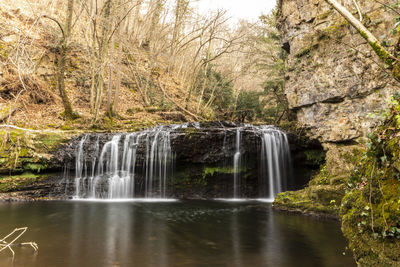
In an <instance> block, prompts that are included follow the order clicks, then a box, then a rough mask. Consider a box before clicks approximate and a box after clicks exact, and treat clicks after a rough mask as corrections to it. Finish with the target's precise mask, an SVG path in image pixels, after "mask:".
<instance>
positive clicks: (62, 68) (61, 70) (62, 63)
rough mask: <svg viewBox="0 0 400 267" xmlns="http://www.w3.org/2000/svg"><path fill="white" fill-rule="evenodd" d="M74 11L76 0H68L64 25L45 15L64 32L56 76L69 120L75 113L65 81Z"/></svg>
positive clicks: (66, 116)
mask: <svg viewBox="0 0 400 267" xmlns="http://www.w3.org/2000/svg"><path fill="white" fill-rule="evenodd" d="M73 13H74V0H68V5H67V16H66V19H65V24H64V27H63V26H61V23H59V22H58V21H57V20H56V19H54V18H52V17H50V16H47V15H45V16H43V17H45V18H48V19H51V20H53V21H54V22H56V23H57V25H58V26H59V28H60V31H61V33H62V39H61V44H60V46H59V57H58V60H57V63H58V72H57V75H56V76H57V87H58V91H59V93H60V96H61V99H62V102H63V105H64V115H65V118H66V119H67V120H72V119H73V118H74V113H73V110H72V106H71V102H70V101H69V98H68V94H67V91H66V89H65V81H64V76H65V72H66V62H67V56H68V49H69V43H68V42H69V39H70V36H71V30H72V16H73Z"/></svg>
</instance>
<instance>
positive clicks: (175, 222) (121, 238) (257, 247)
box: [0, 201, 355, 267]
mask: <svg viewBox="0 0 400 267" xmlns="http://www.w3.org/2000/svg"><path fill="white" fill-rule="evenodd" d="M23 226H28V227H29V230H28V232H27V233H26V234H25V235H24V236H23V238H22V241H35V242H37V243H38V245H39V252H38V253H37V254H36V255H35V253H33V252H32V249H31V248H18V247H17V248H15V252H16V256H15V260H14V263H12V261H11V256H10V255H11V254H10V253H9V252H2V253H0V266H1V267H3V266H24V267H25V266H26V267H29V266H38V267H46V266H51V267H53V266H54V267H63V266H73V267H78V266H85V267H90V266H96V267H97V266H98V267H101V266H274V267H275V266H277V267H279V266H301V267H302V266H346V267H347V266H355V264H354V262H353V260H352V258H351V256H350V255H349V252H347V253H346V255H345V256H344V255H343V252H344V250H345V246H346V241H345V239H344V238H343V237H342V234H341V232H340V226H339V223H338V222H334V221H328V220H318V219H315V218H310V217H304V216H298V215H291V214H286V213H282V212H277V211H274V210H272V208H271V206H270V205H269V204H264V203H258V202H245V203H237V202H217V201H179V202H169V203H139V202H127V203H95V202H37V203H24V204H20V203H18V204H0V236H4V235H6V234H7V233H8V232H11V231H12V230H13V229H14V228H16V227H23Z"/></svg>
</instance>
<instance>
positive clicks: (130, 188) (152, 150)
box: [75, 127, 174, 199]
mask: <svg viewBox="0 0 400 267" xmlns="http://www.w3.org/2000/svg"><path fill="white" fill-rule="evenodd" d="M87 140H88V137H87V136H86V135H85V136H84V137H83V138H82V139H81V141H80V143H79V145H78V149H77V152H76V164H75V165H76V178H75V187H76V189H75V198H92V199H129V198H135V197H136V188H135V185H136V176H137V173H141V174H143V175H142V176H143V182H142V184H144V196H145V197H146V198H165V197H166V195H167V186H168V180H169V179H170V178H171V173H172V167H173V158H174V156H173V153H172V150H171V142H170V129H164V127H157V128H154V129H150V130H146V131H143V132H137V133H131V134H118V135H115V136H113V137H112V140H111V141H109V142H106V143H105V144H104V145H103V147H102V149H101V151H100V149H99V139H98V137H97V141H96V145H95V155H94V157H93V159H92V163H91V164H92V166H91V170H92V172H91V174H90V175H88V174H87V172H86V171H85V170H86V169H87V168H86V162H87V161H86V159H85V158H84V151H83V148H84V143H85V142H86V141H87ZM139 146H143V147H145V152H146V154H145V157H144V158H142V159H139V158H138V153H137V152H138V147H139ZM99 153H100V154H99Z"/></svg>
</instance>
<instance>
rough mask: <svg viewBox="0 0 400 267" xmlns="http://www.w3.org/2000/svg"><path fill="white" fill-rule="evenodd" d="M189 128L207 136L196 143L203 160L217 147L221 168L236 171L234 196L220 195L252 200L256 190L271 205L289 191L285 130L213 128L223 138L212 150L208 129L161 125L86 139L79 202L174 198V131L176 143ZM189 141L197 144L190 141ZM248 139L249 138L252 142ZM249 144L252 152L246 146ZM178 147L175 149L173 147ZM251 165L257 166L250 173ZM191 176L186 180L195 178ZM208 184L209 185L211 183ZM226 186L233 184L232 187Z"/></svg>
mask: <svg viewBox="0 0 400 267" xmlns="http://www.w3.org/2000/svg"><path fill="white" fill-rule="evenodd" d="M188 127H192V128H194V129H196V131H197V130H198V131H199V132H203V133H204V136H202V137H200V138H199V139H198V140H199V141H198V142H199V143H198V144H199V145H200V146H202V147H201V148H200V151H203V152H202V153H206V154H203V156H204V155H206V157H204V158H208V156H207V154H208V153H207V151H213V152H211V153H216V151H218V149H219V151H222V152H223V153H222V154H221V155H222V156H221V161H222V162H224V164H226V165H224V168H223V169H226V168H232V167H233V169H232V171H233V194H232V193H230V192H232V191H230V192H227V193H225V192H222V191H223V190H222V191H221V195H223V196H228V197H232V198H233V199H240V198H241V197H244V196H246V195H248V192H249V191H248V190H249V188H250V190H252V191H251V192H252V193H251V196H257V188H258V191H259V192H258V197H259V198H262V199H266V200H269V201H271V200H273V199H274V198H275V196H276V195H277V194H278V193H280V192H282V191H284V190H285V189H286V181H287V179H288V178H289V177H290V176H291V162H290V149H289V143H288V138H287V136H286V134H285V133H283V132H282V131H280V130H278V129H277V128H275V127H271V126H251V125H244V126H242V127H238V128H234V127H228V128H222V129H221V128H213V130H214V132H212V133H214V134H217V136H218V138H221V139H220V142H221V143H220V144H221V145H222V147H219V148H218V147H215V140H214V141H212V142H211V143H210V147H207V146H206V147H205V146H204V144H206V143H204V142H203V141H201V140H202V139H204V140H208V139H207V138H212V135H209V133H210V132H208V131H207V130H206V131H204V129H202V128H201V125H200V124H193V126H189V125H188V124H184V125H172V126H161V127H156V128H153V129H148V130H145V131H141V132H135V133H128V134H115V135H113V136H112V137H109V135H101V136H102V137H101V138H100V135H90V134H89V135H84V136H83V137H82V138H81V140H80V141H79V142H78V144H77V146H76V147H77V148H76V151H75V159H76V162H75V198H76V199H82V198H83V199H131V198H143V197H144V198H157V199H161V198H166V197H168V196H172V195H174V193H175V191H174V190H175V189H174V188H171V187H169V185H171V184H172V183H171V182H172V178H173V170H174V167H175V153H174V152H173V151H172V148H171V133H173V137H174V139H173V140H176V139H175V138H176V137H177V136H185V135H186V134H187V132H188V133H191V131H190V130H189V131H188V130H187V128H188ZM178 129H179V130H178ZM221 134H222V136H221ZM189 139H190V140H192V141H190V142H193V139H192V138H189ZM189 139H185V138H183V139H179V140H181V141H179V142H178V143H176V141H174V144H175V145H176V144H182V145H183V147H185V146H184V143H180V142H186V141H185V140H189ZM105 140H107V141H105ZM195 140H196V139H195ZM210 140H211V139H210ZM228 140H229V141H228ZM249 140H251V141H250V143H249ZM194 143H196V141H194ZM257 144H258V145H257ZM192 145H193V143H192ZM248 145H250V146H251V148H248V147H247V146H248ZM174 148H177V147H176V146H174ZM192 148H193V149H194V150H193V152H189V151H188V150H182V149H180V150H179V149H178V150H177V152H178V151H181V153H182V152H183V153H184V154H188V155H191V153H195V152H194V151H197V148H196V147H192ZM204 148H205V149H204ZM221 149H222V150H221ZM257 149H258V159H257V161H254V160H253V161H251V162H252V163H251V164H253V165H249V162H248V160H249V156H250V157H252V158H253V159H254V157H255V156H256V155H257ZM196 153H197V152H196ZM178 155H181V154H178ZM211 155H214V154H211ZM199 158H203V157H199ZM223 158H226V159H228V158H229V163H228V164H227V162H228V161H224V160H223ZM232 160H233V161H232ZM232 163H233V166H232V165H231V164H232ZM249 166H254V167H253V169H252V168H249ZM178 167H179V166H178ZM257 168H258V173H257ZM178 171H179V170H178ZM254 171H255V172H254ZM243 172H246V175H243ZM249 172H252V173H253V174H251V173H250V175H253V176H251V177H254V178H251V179H252V180H250V181H249V178H248V177H249ZM196 175H197V174H196V173H193V179H194V181H196V180H195V179H197V178H196ZM254 175H255V176H254ZM191 177H192V176H189V177H187V178H185V179H188V178H189V179H191ZM204 177H206V176H203V178H202V179H205V178H204ZM257 177H258V178H257ZM257 179H258V180H257ZM254 181H256V182H255V183H254ZM210 182H211V183H212V182H213V181H210ZM174 183H175V182H174ZM178 184H179V183H178ZM204 185H205V186H207V182H205V184H204ZM227 185H228V186H229V187H230V186H232V184H229V183H227ZM255 186H256V187H255Z"/></svg>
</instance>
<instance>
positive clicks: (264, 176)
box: [259, 126, 292, 201]
mask: <svg viewBox="0 0 400 267" xmlns="http://www.w3.org/2000/svg"><path fill="white" fill-rule="evenodd" d="M259 129H260V132H261V155H260V164H259V166H260V172H259V177H260V181H259V188H260V196H261V197H263V198H267V199H270V200H271V201H272V200H273V199H274V198H275V197H276V195H277V194H279V193H280V192H282V191H283V190H285V189H286V182H287V179H289V178H290V177H291V175H292V174H291V168H292V167H291V165H292V164H291V157H290V148H289V141H288V138H287V135H286V134H285V133H283V132H281V131H279V130H277V129H276V128H274V127H268V126H261V127H260V128H259Z"/></svg>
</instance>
